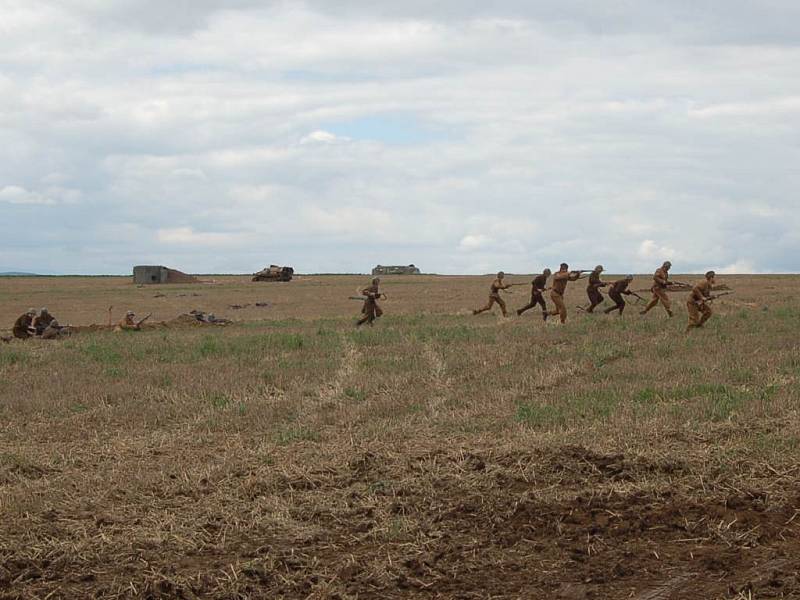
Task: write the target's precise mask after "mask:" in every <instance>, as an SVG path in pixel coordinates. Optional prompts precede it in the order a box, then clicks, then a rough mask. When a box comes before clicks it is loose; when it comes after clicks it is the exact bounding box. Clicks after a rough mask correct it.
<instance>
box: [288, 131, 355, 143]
mask: <svg viewBox="0 0 800 600" xmlns="http://www.w3.org/2000/svg"><path fill="white" fill-rule="evenodd" d="M347 139H348V138H340V137H338V136H336V135H334V134H333V133H330V132H329V131H322V130H318V131H312V132H311V133H309V134H308V135H307V136H304V137H303V138H302V139H301V140H300V143H301V144H333V143H335V142H341V141H347Z"/></svg>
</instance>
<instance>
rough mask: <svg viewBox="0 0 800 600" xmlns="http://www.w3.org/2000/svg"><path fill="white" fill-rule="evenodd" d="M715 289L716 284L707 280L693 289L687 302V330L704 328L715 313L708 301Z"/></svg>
mask: <svg viewBox="0 0 800 600" xmlns="http://www.w3.org/2000/svg"><path fill="white" fill-rule="evenodd" d="M713 289H714V284H713V282H712V281H711V280H710V279H706V280H705V281H702V282H700V283H698V284H697V285H696V286H694V287H693V288H692V291H691V293H690V294H689V298H688V299H687V300H686V310H687V312H688V313H689V323H688V324H687V325H686V329H687V330H689V329H692V328H693V327H702V326H703V325H704V324H705V322H706V321H708V320H709V319H710V318H711V315H712V314H713V313H712V311H711V306H709V305H708V302H707V300H708V299H709V298H710V297H711V290H713Z"/></svg>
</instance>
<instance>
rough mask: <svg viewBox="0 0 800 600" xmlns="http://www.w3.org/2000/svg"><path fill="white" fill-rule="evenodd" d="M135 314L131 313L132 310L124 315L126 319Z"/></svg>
mask: <svg viewBox="0 0 800 600" xmlns="http://www.w3.org/2000/svg"><path fill="white" fill-rule="evenodd" d="M135 314H136V313H135V312H133V311H132V310H129V311H128V312H126V313H125V316H126V317H132V316H133V315H135Z"/></svg>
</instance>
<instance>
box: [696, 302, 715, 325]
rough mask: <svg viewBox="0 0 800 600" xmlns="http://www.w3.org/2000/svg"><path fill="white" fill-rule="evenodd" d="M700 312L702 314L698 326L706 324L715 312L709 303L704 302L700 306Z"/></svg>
mask: <svg viewBox="0 0 800 600" xmlns="http://www.w3.org/2000/svg"><path fill="white" fill-rule="evenodd" d="M700 312H701V313H702V316H701V317H700V322H699V323H698V324H697V326H698V327H702V326H703V325H705V323H706V321H708V320H709V319H710V318H711V315H712V314H714V313H713V312H712V311H711V307H710V306H709V305H708V304H702V305H701V306H700Z"/></svg>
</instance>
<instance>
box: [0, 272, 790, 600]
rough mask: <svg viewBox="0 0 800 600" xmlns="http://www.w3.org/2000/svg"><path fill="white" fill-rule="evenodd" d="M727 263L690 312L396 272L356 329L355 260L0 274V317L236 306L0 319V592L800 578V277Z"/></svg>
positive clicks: (43, 594)
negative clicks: (35, 320)
mask: <svg viewBox="0 0 800 600" xmlns="http://www.w3.org/2000/svg"><path fill="white" fill-rule="evenodd" d="M674 277H675V279H678V280H689V281H696V280H698V277H697V276H686V277H682V276H677V275H676V276H674ZM608 278H609V277H606V279H608ZM510 279H511V280H512V281H520V282H521V281H528V280H529V279H530V278H529V277H521V276H515V277H511V278H510ZM721 279H722V280H723V281H724V282H725V283H727V284H728V285H730V286H731V287H733V288H735V289H736V294H735V295H733V296H728V297H725V298H723V299H721V300H720V301H719V302H718V303H717V304H716V306H715V310H716V314H715V316H714V317H713V318H712V320H711V321H710V322H709V323H708V325H707V327H706V328H705V329H703V330H698V331H693V332H691V333H689V334H685V333H684V327H685V323H686V320H685V319H686V311H685V304H684V302H685V295H683V294H672V298H673V300H674V302H675V304H676V317H675V318H673V319H667V318H666V315H665V313H664V312H663V310H662V309H660V308H657V309H655V310H653V311H652V312H651V313H650V314H648V315H647V316H645V317H640V316H639V315H638V314H637V313H638V307H634V306H631V307H630V308H629V314H626V315H625V317H624V318H621V319H620V318H617V317H616V316H609V317H606V316H603V315H594V316H592V315H582V314H580V313H577V312H576V311H574V309H573V307H574V306H575V305H576V304H578V303H582V302H583V301H584V293H583V289H584V285H583V282H580V283H578V284H570V289H569V292H568V300H569V302H568V305H569V307H570V309H571V310H572V312H571V315H570V320H569V322H568V323H567V324H566V325H565V326H560V325H558V324H557V323H555V322H548V323H547V324H544V323H543V322H542V320H541V318H540V316H539V315H538V313H537V312H535V311H531V312H529V313H527V314H526V315H524V316H523V317H516V316H514V317H512V318H509V319H502V318H500V317H498V316H497V315H491V314H484V315H479V316H472V315H471V314H470V313H469V309H471V308H473V307H477V306H479V305H480V304H483V303H484V302H485V300H486V295H487V288H488V285H489V282H490V281H491V278H489V277H428V276H420V277H408V278H403V277H394V278H392V277H387V278H385V280H384V283H385V285H384V286H383V287H384V289H385V291H386V292H387V294H388V299H387V301H385V302H384V303H383V307H384V309H385V311H386V316H385V317H384V318H382V319H380V320H379V321H378V323H377V324H376V326H375V327H373V328H367V329H361V330H356V329H355V328H354V327H353V323H354V320H355V317H356V316H357V314H358V312H359V309H360V305H359V303H357V302H354V301H351V300H348V299H347V297H348V296H350V295H353V293H354V292H355V291H356V290H357V289H358V287H359V286H361V285H363V284H365V283H366V282H367V280H368V278H367V277H345V276H341V277H340V276H309V277H301V278H298V279H297V280H296V281H293V282H291V283H285V284H282V283H251V282H249V280H248V279H247V278H244V277H222V278H216V282H215V283H208V284H201V285H179V286H158V287H144V288H137V287H135V286H134V285H132V284H131V283H130V280H129V279H127V278H31V279H0V329H10V327H11V324H12V323H13V321H14V319H15V318H16V317H17V316H18V315H19V314H20V313H21V312H23V311H24V310H25V309H27V308H28V306H35V307H37V308H38V307H40V306H42V305H45V306H48V307H49V308H50V310H51V312H52V313H53V314H55V315H56V316H57V317H58V318H59V320H60V321H61V322H62V323H67V322H68V323H71V324H73V325H88V324H90V323H103V322H105V320H106V318H107V316H106V315H107V308H108V306H110V305H113V306H114V307H115V308H114V315H115V317H116V318H119V317H120V316H121V314H122V313H123V312H124V311H125V310H126V309H128V308H130V309H133V310H135V311H136V312H137V313H139V314H146V313H149V312H152V313H153V317H154V318H153V320H154V321H168V320H170V319H172V318H174V317H175V316H176V315H177V314H179V313H181V312H187V311H189V310H191V309H194V308H197V309H202V310H206V311H212V312H215V313H216V314H217V315H218V316H226V317H229V318H232V319H234V320H235V321H236V322H235V323H234V324H232V325H230V326H227V327H218V326H210V325H209V326H202V325H197V326H187V325H182V326H181V325H172V326H164V325H158V324H156V323H154V324H153V325H151V326H149V327H148V328H147V329H146V330H145V331H142V332H139V333H113V332H110V331H105V330H97V331H82V332H80V333H76V334H75V335H73V336H71V337H70V338H68V339H65V340H59V341H55V342H46V341H42V340H28V341H25V342H22V341H18V340H14V341H13V342H12V343H10V344H0V598H6V599H10V598H42V599H43V598H88V597H98V598H126V597H132V598H340V599H345V598H348V599H356V598H359V599H363V598H408V597H413V598H464V599H466V598H475V599H478V598H481V599H483V598H557V599H564V600H577V599H583V598H592V599H612V600H613V599H622V598H627V599H634V600H672V599H679V598H680V599H683V598H692V599H712V600H713V599H762V598H800V460H799V459H798V456H800V414H799V413H798V401H799V400H800V393H798V382H799V381H800V352H799V350H800V299H798V294H800V278H798V277H777V276H776V277H766V276H763V277H727V278H721ZM647 285H648V278H645V277H640V278H637V280H636V281H635V282H634V285H633V287H634V288H641V287H645V286H647ZM514 292H515V293H514V294H513V295H510V296H508V302H509V305H510V307H514V308H516V307H517V306H519V305H521V304H523V303H524V301H525V300H526V299H527V296H528V288H525V287H519V288H514ZM158 294H164V296H163V297H155V296H156V295H158ZM255 302H268V303H269V304H270V305H269V306H268V307H263V308H262V307H259V308H256V307H249V308H246V309H242V310H233V309H230V308H228V306H229V305H230V304H246V303H250V304H254V303H255Z"/></svg>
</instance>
